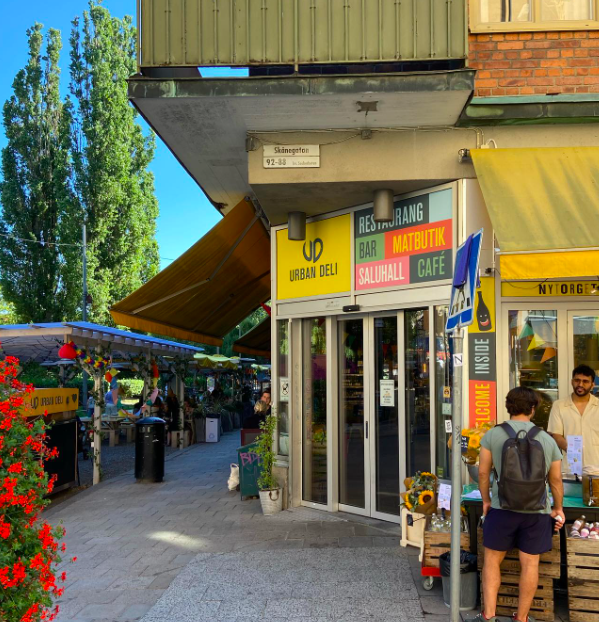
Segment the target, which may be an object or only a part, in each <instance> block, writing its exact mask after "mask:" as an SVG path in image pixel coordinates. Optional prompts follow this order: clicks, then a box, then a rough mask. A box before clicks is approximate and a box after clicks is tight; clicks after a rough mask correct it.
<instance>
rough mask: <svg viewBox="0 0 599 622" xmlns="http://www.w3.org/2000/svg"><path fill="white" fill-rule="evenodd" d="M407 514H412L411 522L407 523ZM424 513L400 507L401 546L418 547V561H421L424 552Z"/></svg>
mask: <svg viewBox="0 0 599 622" xmlns="http://www.w3.org/2000/svg"><path fill="white" fill-rule="evenodd" d="M408 515H410V516H412V524H411V525H408ZM425 525H426V515H425V514H420V513H418V512H410V511H409V510H408V509H407V508H405V507H404V508H401V541H400V544H401V546H403V547H406V546H413V547H415V548H417V549H420V555H419V557H418V560H419V561H422V555H423V552H424V527H425Z"/></svg>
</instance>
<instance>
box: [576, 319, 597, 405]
mask: <svg viewBox="0 0 599 622" xmlns="http://www.w3.org/2000/svg"><path fill="white" fill-rule="evenodd" d="M572 331H573V348H574V352H573V354H574V361H573V362H574V365H573V368H574V367H578V365H588V366H589V367H590V368H591V369H594V370H595V373H596V374H597V377H596V378H595V388H594V389H593V394H594V395H597V394H598V393H599V387H598V384H599V315H597V314H592V313H589V314H583V313H581V314H580V315H578V314H577V315H574V316H573V317H572Z"/></svg>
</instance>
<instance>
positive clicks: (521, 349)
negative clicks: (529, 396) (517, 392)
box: [508, 310, 558, 429]
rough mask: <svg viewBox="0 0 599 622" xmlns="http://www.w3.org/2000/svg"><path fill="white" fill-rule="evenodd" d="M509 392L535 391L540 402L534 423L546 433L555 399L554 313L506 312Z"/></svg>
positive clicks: (556, 368)
mask: <svg viewBox="0 0 599 622" xmlns="http://www.w3.org/2000/svg"><path fill="white" fill-rule="evenodd" d="M508 322H509V349H510V363H509V364H510V367H509V369H510V389H513V388H514V387H518V386H523V387H530V388H531V389H535V391H537V393H538V394H539V397H540V398H541V403H540V404H539V407H538V408H537V410H536V413H535V417H534V419H533V421H534V422H535V423H536V424H537V425H539V426H541V427H542V428H544V429H547V422H548V421H549V412H550V410H551V405H552V404H553V402H554V401H555V400H556V399H557V397H558V395H557V392H558V375H557V370H558V365H557V363H558V358H557V357H558V347H557V311H540V310H539V311H509V312H508Z"/></svg>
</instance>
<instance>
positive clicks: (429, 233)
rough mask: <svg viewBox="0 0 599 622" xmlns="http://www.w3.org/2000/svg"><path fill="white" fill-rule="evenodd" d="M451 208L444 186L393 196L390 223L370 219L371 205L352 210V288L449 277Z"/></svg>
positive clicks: (384, 285)
mask: <svg viewBox="0 0 599 622" xmlns="http://www.w3.org/2000/svg"><path fill="white" fill-rule="evenodd" d="M452 213H453V198H452V191H451V189H450V188H447V189H445V190H439V191H437V192H431V193H430V194H421V195H418V196H414V197H411V198H409V199H402V200H399V201H395V203H394V204H393V219H392V220H391V221H390V222H375V220H374V213H373V208H372V207H371V208H368V209H364V210H360V211H358V212H355V215H354V218H355V221H354V241H355V270H356V273H355V289H356V290H369V289H378V288H390V287H393V288H394V287H398V286H403V285H410V284H411V283H427V282H432V281H442V280H446V279H450V278H451V277H452V274H453V262H452V248H453V226H452Z"/></svg>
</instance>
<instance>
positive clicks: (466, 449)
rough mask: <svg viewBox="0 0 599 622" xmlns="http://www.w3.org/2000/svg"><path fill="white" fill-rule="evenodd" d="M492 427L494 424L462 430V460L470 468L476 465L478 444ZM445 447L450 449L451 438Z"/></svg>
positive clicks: (484, 424) (478, 452)
mask: <svg viewBox="0 0 599 622" xmlns="http://www.w3.org/2000/svg"><path fill="white" fill-rule="evenodd" d="M494 425H495V424H494V423H483V424H482V425H480V426H478V427H476V428H466V429H464V430H462V460H463V461H464V463H465V464H468V465H471V466H473V465H475V464H478V457H479V455H480V442H481V440H482V438H483V436H484V435H485V434H486V433H487V432H488V431H489V430H490V429H491V428H492V427H493V426H494ZM447 446H448V447H449V448H450V449H451V437H450V439H449V441H448V442H447Z"/></svg>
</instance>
